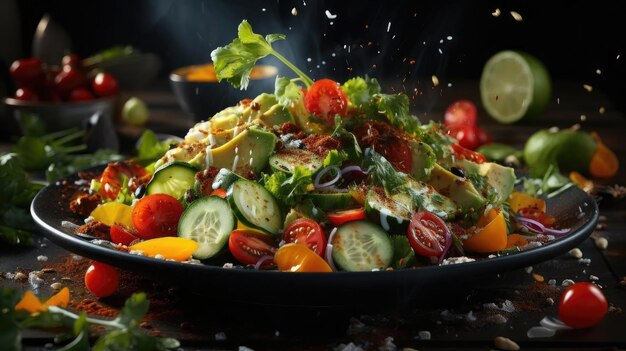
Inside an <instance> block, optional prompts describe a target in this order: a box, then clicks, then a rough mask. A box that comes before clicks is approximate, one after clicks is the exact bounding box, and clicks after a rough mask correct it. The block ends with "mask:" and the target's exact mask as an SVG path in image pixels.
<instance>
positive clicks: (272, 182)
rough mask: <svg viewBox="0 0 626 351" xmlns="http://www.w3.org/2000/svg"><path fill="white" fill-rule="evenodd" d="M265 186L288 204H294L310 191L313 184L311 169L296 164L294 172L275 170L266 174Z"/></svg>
mask: <svg viewBox="0 0 626 351" xmlns="http://www.w3.org/2000/svg"><path fill="white" fill-rule="evenodd" d="M264 184H265V188H266V189H267V190H268V191H269V192H270V193H272V195H274V197H276V198H277V199H278V200H280V201H281V202H282V203H284V204H285V205H288V206H293V205H294V204H296V203H297V202H298V200H299V199H300V198H301V196H302V195H304V194H307V193H308V191H309V190H308V189H309V187H310V186H312V184H313V180H312V178H311V171H309V170H308V169H306V168H304V167H300V166H296V168H295V170H294V172H293V174H291V175H289V174H287V173H285V172H280V171H277V172H274V173H273V174H272V175H271V176H267V175H266V176H264Z"/></svg>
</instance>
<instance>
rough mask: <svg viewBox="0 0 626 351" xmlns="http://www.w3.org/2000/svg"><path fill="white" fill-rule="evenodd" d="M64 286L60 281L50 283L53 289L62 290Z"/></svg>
mask: <svg viewBox="0 0 626 351" xmlns="http://www.w3.org/2000/svg"><path fill="white" fill-rule="evenodd" d="M62 287H63V285H61V283H59V282H56V283H52V284H50V288H52V290H60V289H61V288H62Z"/></svg>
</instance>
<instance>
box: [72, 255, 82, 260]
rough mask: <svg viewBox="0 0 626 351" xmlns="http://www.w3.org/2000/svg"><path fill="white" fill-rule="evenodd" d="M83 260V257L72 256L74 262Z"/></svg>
mask: <svg viewBox="0 0 626 351" xmlns="http://www.w3.org/2000/svg"><path fill="white" fill-rule="evenodd" d="M82 259H83V257H82V256H79V255H72V261H80V260H82Z"/></svg>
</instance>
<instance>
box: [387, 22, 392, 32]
mask: <svg viewBox="0 0 626 351" xmlns="http://www.w3.org/2000/svg"><path fill="white" fill-rule="evenodd" d="M389 30H391V22H389V23H387V33H389Z"/></svg>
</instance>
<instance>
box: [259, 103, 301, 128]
mask: <svg viewBox="0 0 626 351" xmlns="http://www.w3.org/2000/svg"><path fill="white" fill-rule="evenodd" d="M258 119H259V121H260V122H261V123H262V124H264V125H265V126H267V127H270V128H271V127H274V126H280V125H282V124H283V123H287V122H291V123H295V120H294V119H293V116H292V115H291V112H289V109H287V108H285V107H284V106H282V105H278V104H276V105H274V106H272V107H270V109H269V110H267V111H265V112H264V113H263V114H261V116H259V118H258Z"/></svg>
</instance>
